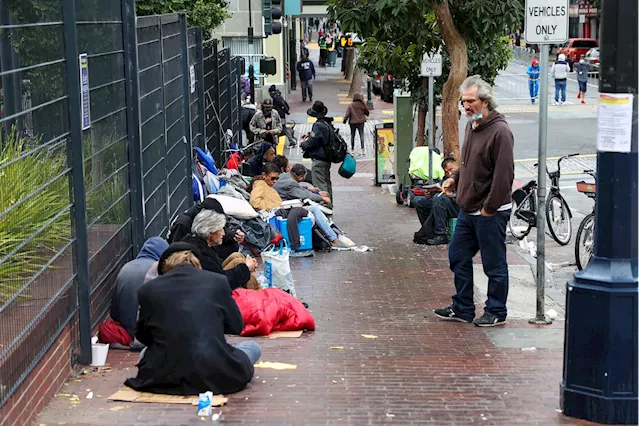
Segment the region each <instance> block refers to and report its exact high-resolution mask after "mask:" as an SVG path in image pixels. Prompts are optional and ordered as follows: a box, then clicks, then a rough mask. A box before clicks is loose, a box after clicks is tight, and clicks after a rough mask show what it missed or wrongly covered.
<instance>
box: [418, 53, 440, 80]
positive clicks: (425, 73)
mask: <svg viewBox="0 0 640 426" xmlns="http://www.w3.org/2000/svg"><path fill="white" fill-rule="evenodd" d="M441 75H442V55H441V54H439V53H434V54H432V55H428V54H426V53H425V54H424V56H422V62H421V63H420V77H440V76H441Z"/></svg>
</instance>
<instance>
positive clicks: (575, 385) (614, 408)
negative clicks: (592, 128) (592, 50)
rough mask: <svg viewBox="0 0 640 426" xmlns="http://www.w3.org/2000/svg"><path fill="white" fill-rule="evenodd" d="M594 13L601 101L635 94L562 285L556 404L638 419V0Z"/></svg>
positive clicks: (611, 419) (608, 417)
mask: <svg viewBox="0 0 640 426" xmlns="http://www.w3.org/2000/svg"><path fill="white" fill-rule="evenodd" d="M601 17H602V25H601V27H600V61H601V65H600V72H601V75H600V95H601V100H600V103H601V105H603V106H604V102H603V99H602V97H603V96H606V95H607V94H627V93H631V94H635V96H634V99H633V113H632V127H631V141H630V142H631V144H630V148H629V149H628V150H620V151H629V152H611V150H610V149H607V148H604V147H602V146H598V163H597V164H598V170H597V199H596V217H595V252H594V255H593V258H592V260H591V262H590V263H589V265H588V266H587V268H586V269H584V270H583V271H580V272H578V273H576V274H575V276H574V279H573V281H570V282H569V283H568V284H567V287H568V288H567V290H568V291H567V318H566V323H565V348H564V373H563V379H562V383H561V384H560V407H561V408H562V411H563V412H564V414H566V415H567V416H571V417H577V418H581V419H586V420H590V421H594V422H597V423H606V424H614V423H615V424H638V239H637V237H638V133H637V130H638V97H637V94H638V54H637V52H638V40H637V38H636V36H635V35H636V34H637V32H638V2H637V1H631V0H607V1H603V2H602V9H601ZM629 34H632V36H629ZM625 52H629V54H628V55H627V54H625ZM604 100H605V101H606V99H604ZM623 102H624V101H623ZM603 112H606V111H603V110H601V111H600V117H599V118H600V119H602V120H603V121H602V122H604V118H603V117H602V114H603ZM623 126H625V124H623V122H620V123H619V124H618V127H620V128H622V127H623ZM598 127H599V129H598V130H599V132H603V131H605V129H604V128H603V127H602V126H601V124H600V123H599V124H598ZM600 138H601V137H599V138H598V139H600Z"/></svg>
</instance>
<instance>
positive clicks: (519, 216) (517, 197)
mask: <svg viewBox="0 0 640 426" xmlns="http://www.w3.org/2000/svg"><path fill="white" fill-rule="evenodd" d="M576 155H578V154H571V155H565V156H563V157H560V158H559V159H558V169H557V170H556V171H555V172H549V168H548V167H547V168H546V171H547V175H548V176H549V179H550V180H551V188H550V189H549V194H548V195H547V199H546V203H545V216H546V219H547V226H548V227H549V233H550V234H551V237H552V238H553V239H554V240H555V241H556V242H557V243H558V244H560V245H562V246H566V245H567V244H569V241H571V232H572V229H571V218H572V214H571V209H569V205H568V204H567V202H566V200H565V199H564V197H562V195H561V194H560V170H561V168H560V163H561V162H562V160H565V159H567V158H570V157H575V156H576ZM537 166H538V164H537V163H536V164H534V167H537ZM537 188H538V182H536V181H535V180H532V181H530V182H529V183H527V184H526V185H525V186H523V187H522V188H520V189H516V190H515V191H513V194H511V203H512V211H513V213H512V214H511V217H510V218H509V231H510V232H511V235H513V236H514V238H516V239H518V240H522V239H523V238H524V237H526V236H527V235H529V233H530V232H531V228H533V227H535V226H536V216H537V213H536V212H537V208H536V203H537V201H536V190H537ZM523 223H524V224H523Z"/></svg>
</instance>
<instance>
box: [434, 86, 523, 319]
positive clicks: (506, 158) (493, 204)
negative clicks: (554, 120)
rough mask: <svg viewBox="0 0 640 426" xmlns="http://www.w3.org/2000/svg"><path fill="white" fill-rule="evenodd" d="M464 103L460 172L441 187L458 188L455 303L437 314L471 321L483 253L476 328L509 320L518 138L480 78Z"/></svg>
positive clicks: (467, 89) (464, 89)
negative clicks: (483, 283)
mask: <svg viewBox="0 0 640 426" xmlns="http://www.w3.org/2000/svg"><path fill="white" fill-rule="evenodd" d="M460 92H461V94H462V104H463V106H464V109H465V112H466V114H467V117H468V119H469V123H468V124H467V128H466V130H465V138H464V145H463V147H462V156H461V164H460V169H459V170H458V171H455V172H454V173H453V174H452V175H451V177H450V178H449V179H447V180H446V181H445V182H444V183H443V185H442V189H443V191H444V192H445V193H447V194H452V193H453V191H454V190H457V200H456V201H457V203H458V206H459V207H460V210H461V211H460V215H459V216H458V223H457V225H456V230H455V233H454V235H453V239H452V240H451V243H450V244H449V263H450V268H451V270H452V271H453V273H454V281H455V287H456V293H455V294H454V295H453V297H452V300H453V303H452V304H451V306H448V307H446V308H441V309H436V310H435V311H434V313H435V314H436V315H437V316H438V317H440V318H442V319H445V320H454V321H461V322H471V321H472V320H473V318H474V316H475V305H474V303H473V257H474V256H475V255H476V254H477V253H478V251H480V253H481V255H482V266H483V268H484V272H485V274H486V275H487V277H488V278H489V284H488V289H487V301H486V304H485V308H484V315H482V316H481V317H480V318H477V319H476V320H475V321H473V322H474V324H475V325H477V326H480V327H491V326H496V325H503V324H504V323H505V320H506V317H507V293H508V290H509V273H508V269H507V248H506V245H505V238H506V227H507V222H508V220H509V215H510V213H511V186H512V184H513V174H514V166H513V134H512V133H511V129H510V128H509V125H508V124H507V122H506V121H505V119H504V116H503V115H502V114H499V113H498V112H497V111H496V110H495V108H496V106H497V104H496V101H495V99H494V98H493V95H492V93H491V85H489V83H487V82H485V81H484V80H482V79H481V78H480V76H478V75H474V76H472V77H469V78H467V79H466V80H465V81H464V82H463V83H462V86H461V87H460Z"/></svg>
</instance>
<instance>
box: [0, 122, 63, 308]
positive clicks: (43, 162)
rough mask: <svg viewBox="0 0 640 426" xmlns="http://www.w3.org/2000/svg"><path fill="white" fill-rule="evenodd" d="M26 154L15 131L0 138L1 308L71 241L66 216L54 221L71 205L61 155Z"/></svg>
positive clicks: (46, 153)
mask: <svg viewBox="0 0 640 426" xmlns="http://www.w3.org/2000/svg"><path fill="white" fill-rule="evenodd" d="M28 150H33V146H32V145H30V147H29V148H27V147H25V140H24V139H23V138H21V137H19V136H18V135H17V132H16V130H15V128H13V129H12V130H11V132H9V133H8V134H2V133H0V182H1V186H0V262H2V259H4V258H5V257H7V256H9V257H8V259H6V260H5V261H4V262H2V263H0V302H4V301H6V300H7V299H9V298H10V297H12V296H13V295H14V294H15V292H16V291H18V290H19V289H20V287H22V286H23V285H24V281H25V280H26V279H28V278H30V277H31V276H32V275H33V274H34V273H35V272H37V271H38V270H40V269H41V268H42V267H43V266H44V265H45V264H46V263H47V262H48V261H49V260H50V259H51V257H52V256H53V254H54V253H55V252H56V251H57V250H59V248H60V246H61V245H62V244H63V243H64V242H65V241H68V240H69V238H70V235H71V223H70V216H69V212H68V211H67V212H65V213H63V214H62V215H60V217H57V218H56V216H57V215H59V214H60V213H61V212H63V211H64V210H65V209H66V208H67V206H68V204H69V178H68V176H67V174H66V173H64V170H65V168H66V166H65V160H66V155H65V152H64V151H62V152H60V151H58V152H48V151H47V150H46V149H40V150H38V151H36V152H33V153H31V154H28V155H25V154H26V152H27V151H28ZM45 185H46V189H45V190H44V191H41V192H40V193H38V194H37V195H35V196H30V195H31V194H32V193H33V192H34V191H36V190H37V189H39V188H41V187H42V186H45ZM54 218H55V220H54ZM50 221H52V222H51V223H49V222H50ZM41 228H42V229H41ZM32 236H35V237H34V238H33V240H31V241H30V242H29V243H28V244H26V245H25V246H24V247H21V248H20V246H21V245H22V244H23V243H24V241H26V240H27V239H29V238H31V237H32ZM14 251H15V253H13V252H14Z"/></svg>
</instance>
